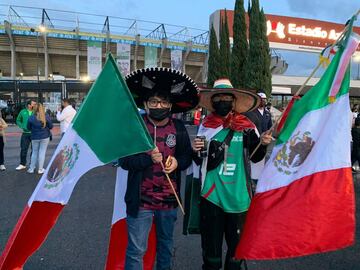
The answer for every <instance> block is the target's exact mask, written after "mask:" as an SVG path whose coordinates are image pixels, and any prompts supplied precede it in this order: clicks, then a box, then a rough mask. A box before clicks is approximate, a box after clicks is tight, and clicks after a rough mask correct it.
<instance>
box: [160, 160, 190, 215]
mask: <svg viewBox="0 0 360 270" xmlns="http://www.w3.org/2000/svg"><path fill="white" fill-rule="evenodd" d="M170 158H171V156H168V158H167V160H166V162H165V164H167V163H169V162H170ZM160 164H161V167H162V169H163V170H164V173H165V166H164V164H163V163H162V162H160ZM165 176H166V179H167V180H168V182H169V184H170V186H171V189H172V191H173V193H174V195H175V198H176V201H177V203H178V204H179V206H180V209H181V212H182V213H183V215H185V211H184V207H183V206H182V204H181V202H180V199H179V196H178V195H177V193H176V190H175V188H174V185H173V184H172V182H171V179H170V177H169V175H168V174H167V173H165Z"/></svg>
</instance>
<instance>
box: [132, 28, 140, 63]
mask: <svg viewBox="0 0 360 270" xmlns="http://www.w3.org/2000/svg"><path fill="white" fill-rule="evenodd" d="M139 43H140V35H139V34H137V35H136V37H135V51H134V61H133V70H137V60H138V49H139Z"/></svg>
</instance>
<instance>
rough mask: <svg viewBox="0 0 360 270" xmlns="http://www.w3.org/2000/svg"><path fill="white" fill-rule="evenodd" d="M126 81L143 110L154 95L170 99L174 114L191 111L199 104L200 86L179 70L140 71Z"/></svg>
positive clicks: (128, 76) (152, 69) (131, 74)
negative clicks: (147, 100) (146, 101)
mask: <svg viewBox="0 0 360 270" xmlns="http://www.w3.org/2000/svg"><path fill="white" fill-rule="evenodd" d="M125 80H126V84H127V85H128V87H129V89H130V91H131V93H132V94H133V97H134V100H135V102H136V104H137V106H138V107H139V108H143V107H144V100H146V99H147V98H148V97H149V96H152V95H153V94H154V93H158V94H161V93H163V94H165V95H166V96H169V97H170V101H171V103H172V108H171V112H173V113H179V112H186V111H189V110H191V109H193V108H195V107H196V106H197V105H198V103H199V89H198V86H197V85H196V83H195V82H194V81H193V80H192V79H191V78H190V77H189V76H187V75H186V74H184V73H182V72H181V71H179V70H174V69H170V68H163V67H153V68H146V69H138V70H135V71H133V72H132V73H130V74H129V75H127V76H126V77H125Z"/></svg>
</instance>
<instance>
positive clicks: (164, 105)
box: [147, 99, 171, 108]
mask: <svg viewBox="0 0 360 270" xmlns="http://www.w3.org/2000/svg"><path fill="white" fill-rule="evenodd" d="M147 104H148V106H149V107H153V108H155V107H157V106H158V104H160V106H161V107H162V108H169V107H170V105H171V104H170V102H169V101H166V100H157V99H149V100H148V101H147Z"/></svg>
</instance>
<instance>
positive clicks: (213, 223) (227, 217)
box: [200, 198, 247, 270]
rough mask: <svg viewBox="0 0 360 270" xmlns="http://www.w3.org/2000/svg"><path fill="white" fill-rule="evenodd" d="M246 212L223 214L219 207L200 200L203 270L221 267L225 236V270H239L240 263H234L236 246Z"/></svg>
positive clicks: (202, 199) (216, 269) (217, 269)
mask: <svg viewBox="0 0 360 270" xmlns="http://www.w3.org/2000/svg"><path fill="white" fill-rule="evenodd" d="M246 213H247V212H244V213H241V214H229V213H225V212H224V211H223V210H222V209H221V208H220V207H218V206H216V205H215V204H213V203H211V202H209V201H208V200H206V199H204V198H201V202H200V215H201V221H200V230H201V247H202V250H203V254H202V255H203V266H202V269H203V270H219V269H220V268H221V266H222V244H223V237H224V235H225V241H226V244H227V248H228V249H227V253H226V259H225V268H224V269H225V270H238V269H241V266H240V262H239V261H234V260H232V258H233V257H234V255H235V250H236V246H237V244H238V242H239V239H240V231H241V230H242V228H243V225H244V222H245V216H246Z"/></svg>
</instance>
